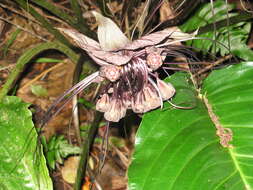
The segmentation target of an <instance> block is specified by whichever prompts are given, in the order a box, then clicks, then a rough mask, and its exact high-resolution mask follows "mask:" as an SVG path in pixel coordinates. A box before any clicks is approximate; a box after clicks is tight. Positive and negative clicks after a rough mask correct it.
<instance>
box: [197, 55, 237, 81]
mask: <svg viewBox="0 0 253 190" xmlns="http://www.w3.org/2000/svg"><path fill="white" fill-rule="evenodd" d="M232 57H233V55H231V54H230V55H227V56H225V57H222V58H221V59H219V60H218V61H215V62H214V64H211V65H209V66H207V67H205V68H204V69H201V70H200V71H198V72H197V73H195V74H194V75H193V77H196V76H197V75H200V74H202V73H204V72H206V71H208V70H210V69H211V68H212V67H214V66H216V65H219V64H221V63H223V62H224V61H226V60H228V59H231V58H232Z"/></svg>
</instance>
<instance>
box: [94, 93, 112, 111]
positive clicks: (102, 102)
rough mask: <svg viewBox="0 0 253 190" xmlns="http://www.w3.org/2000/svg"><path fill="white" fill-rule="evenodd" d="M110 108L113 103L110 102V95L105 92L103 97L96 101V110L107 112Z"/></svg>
mask: <svg viewBox="0 0 253 190" xmlns="http://www.w3.org/2000/svg"><path fill="white" fill-rule="evenodd" d="M110 108H111V104H110V100H109V96H108V94H103V95H102V97H101V98H100V99H98V101H97V103H96V110H98V111H100V112H106V111H108V110H110Z"/></svg>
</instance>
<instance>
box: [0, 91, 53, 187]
mask: <svg viewBox="0 0 253 190" xmlns="http://www.w3.org/2000/svg"><path fill="white" fill-rule="evenodd" d="M28 106H29V105H28V104H27V103H24V102H22V101H21V99H20V98H18V97H14V96H10V97H5V98H4V101H3V102H2V103H1V104H0V115H1V117H0V142H1V144H0V189H4V190H13V189H15V190H39V189H41V190H42V189H43V190H51V189H52V182H51V179H50V177H49V174H48V170H47V167H46V162H45V158H44V157H43V155H42V153H41V152H39V149H37V148H36V145H37V133H36V130H35V128H34V125H33V122H32V113H31V112H30V110H29V109H28ZM35 156H38V159H39V160H38V162H35V161H34V157H35Z"/></svg>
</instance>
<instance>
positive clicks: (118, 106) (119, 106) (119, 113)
mask: <svg viewBox="0 0 253 190" xmlns="http://www.w3.org/2000/svg"><path fill="white" fill-rule="evenodd" d="M110 104H111V109H110V110H108V111H106V112H105V114H104V118H105V119H106V120H107V121H112V122H118V121H119V120H120V119H121V118H123V117H124V116H125V115H126V107H125V106H124V105H123V103H122V102H121V101H120V100H117V99H116V98H112V100H111V101H110Z"/></svg>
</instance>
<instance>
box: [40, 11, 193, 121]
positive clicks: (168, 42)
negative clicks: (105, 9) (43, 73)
mask: <svg viewBox="0 0 253 190" xmlns="http://www.w3.org/2000/svg"><path fill="white" fill-rule="evenodd" d="M92 13H93V15H94V16H95V17H96V20H97V22H98V24H99V26H98V32H97V34H98V40H99V43H98V42H96V41H94V40H93V39H91V38H89V37H87V36H85V35H83V34H81V33H79V32H77V31H75V30H71V29H62V28H61V29H60V30H61V31H62V32H63V33H65V34H66V35H68V36H69V37H71V38H72V39H73V40H74V41H75V43H76V44H77V45H78V46H79V47H80V48H82V49H83V50H85V51H86V52H87V54H88V55H89V56H90V57H91V58H92V59H93V60H94V61H95V62H96V63H97V64H98V65H100V66H101V67H100V70H99V71H97V72H95V73H93V74H91V75H90V76H88V77H86V78H85V79H83V80H82V81H81V82H79V83H78V84H76V85H75V86H73V87H72V88H71V89H69V90H68V91H66V92H65V93H64V94H63V95H62V96H61V97H60V98H58V99H57V100H56V102H55V103H54V104H53V105H52V106H51V108H49V110H48V113H51V114H47V118H46V119H45V121H44V122H47V121H48V120H49V119H50V118H51V117H52V116H53V115H55V114H57V113H58V112H59V111H60V110H61V109H62V108H63V106H64V105H65V104H66V103H67V102H68V101H69V100H70V99H71V98H72V97H73V96H74V95H75V94H77V93H79V92H81V91H82V90H83V89H84V88H86V87H87V86H88V85H90V84H91V83H93V82H98V81H101V80H108V81H109V83H108V84H107V86H106V87H105V88H104V90H103V92H102V93H101V94H100V97H99V98H98V100H97V103H96V109H97V110H98V111H100V112H104V117H105V119H106V120H108V121H112V122H118V121H119V120H120V119H121V118H123V117H124V116H125V115H126V111H127V109H132V110H133V111H134V112H135V113H145V112H148V111H150V110H152V109H155V108H157V107H162V105H163V101H166V100H168V99H170V98H172V97H173V95H174V94H175V88H174V87H173V86H172V84H170V83H165V82H164V81H162V80H160V79H159V78H158V77H157V76H158V75H157V74H156V70H157V69H159V68H160V67H163V65H164V63H163V61H164V59H165V57H166V56H174V57H175V56H181V55H183V54H182V53H181V51H180V49H179V47H178V46H176V45H177V44H178V43H179V42H180V41H185V40H189V39H193V37H194V34H186V33H182V32H180V31H179V30H177V29H175V28H170V29H165V30H162V31H159V32H155V33H152V34H149V35H146V36H143V37H142V38H140V39H138V40H135V41H133V42H131V41H130V40H129V39H128V38H127V37H126V36H125V35H124V34H123V33H122V32H121V30H120V29H119V28H118V26H117V25H116V24H115V23H114V22H113V21H112V20H110V19H109V18H106V17H104V16H102V15H101V14H99V13H97V12H92ZM69 94H71V95H70V96H68V97H67V98H66V96H67V95H69ZM59 103H61V107H58V104H59Z"/></svg>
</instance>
